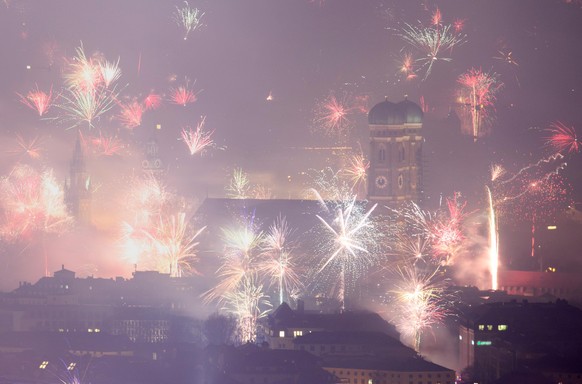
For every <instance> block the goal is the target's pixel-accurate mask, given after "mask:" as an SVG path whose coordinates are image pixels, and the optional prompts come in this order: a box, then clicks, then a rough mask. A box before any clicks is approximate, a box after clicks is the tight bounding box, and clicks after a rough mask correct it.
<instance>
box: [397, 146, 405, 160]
mask: <svg viewBox="0 0 582 384" xmlns="http://www.w3.org/2000/svg"><path fill="white" fill-rule="evenodd" d="M405 155H406V149H405V148H404V144H403V143H400V146H399V147H398V160H399V161H400V162H401V163H402V162H404V159H405Z"/></svg>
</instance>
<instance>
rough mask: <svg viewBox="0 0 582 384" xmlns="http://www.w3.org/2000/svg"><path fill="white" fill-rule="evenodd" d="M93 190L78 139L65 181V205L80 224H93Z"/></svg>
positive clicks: (78, 139)
mask: <svg viewBox="0 0 582 384" xmlns="http://www.w3.org/2000/svg"><path fill="white" fill-rule="evenodd" d="M91 189H92V187H91V177H90V176H89V173H88V172H87V165H86V163H85V156H84V154H83V148H82V146H81V140H80V138H79V137H77V141H76V142H75V150H74V151H73V158H72V159H71V162H70V166H69V177H68V179H67V180H66V181H65V203H66V204H67V208H68V209H69V212H70V213H71V215H72V216H73V217H74V218H75V219H76V220H77V222H78V223H80V224H91V201H92V191H91Z"/></svg>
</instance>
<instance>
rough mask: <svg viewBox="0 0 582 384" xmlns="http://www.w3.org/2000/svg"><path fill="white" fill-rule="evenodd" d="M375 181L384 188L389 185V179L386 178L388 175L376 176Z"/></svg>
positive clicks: (379, 186) (377, 185)
mask: <svg viewBox="0 0 582 384" xmlns="http://www.w3.org/2000/svg"><path fill="white" fill-rule="evenodd" d="M375 183H376V187H378V188H380V189H384V188H386V186H387V185H388V179H387V178H386V176H378V177H376V181H375Z"/></svg>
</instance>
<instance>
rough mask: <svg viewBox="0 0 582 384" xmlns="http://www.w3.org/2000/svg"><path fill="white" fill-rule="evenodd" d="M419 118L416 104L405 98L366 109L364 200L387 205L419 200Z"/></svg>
mask: <svg viewBox="0 0 582 384" xmlns="http://www.w3.org/2000/svg"><path fill="white" fill-rule="evenodd" d="M422 120H423V113H422V110H421V109H420V107H419V106H418V105H417V104H415V103H413V102H411V101H409V100H407V99H405V100H403V101H401V102H400V103H397V104H395V103H391V102H389V101H388V100H385V101H383V102H381V103H379V104H376V105H375V106H374V107H373V108H372V109H371V110H370V112H369V113H368V124H369V129H370V168H369V171H368V200H370V201H372V202H377V203H385V204H388V205H389V206H397V205H399V204H401V203H404V202H408V201H412V202H415V203H419V202H420V199H421V194H422V173H423V169H422V143H423V137H422V134H421V129H422Z"/></svg>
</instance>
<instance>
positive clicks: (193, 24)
mask: <svg viewBox="0 0 582 384" xmlns="http://www.w3.org/2000/svg"><path fill="white" fill-rule="evenodd" d="M202 17H204V12H202V11H200V10H199V9H198V8H190V6H189V5H188V2H187V1H184V6H183V7H182V8H179V7H176V12H175V13H174V19H175V21H176V23H177V24H178V26H179V27H181V28H182V29H184V40H188V35H190V32H193V31H195V30H197V29H199V28H201V27H202V26H203V25H204V24H202Z"/></svg>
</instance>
